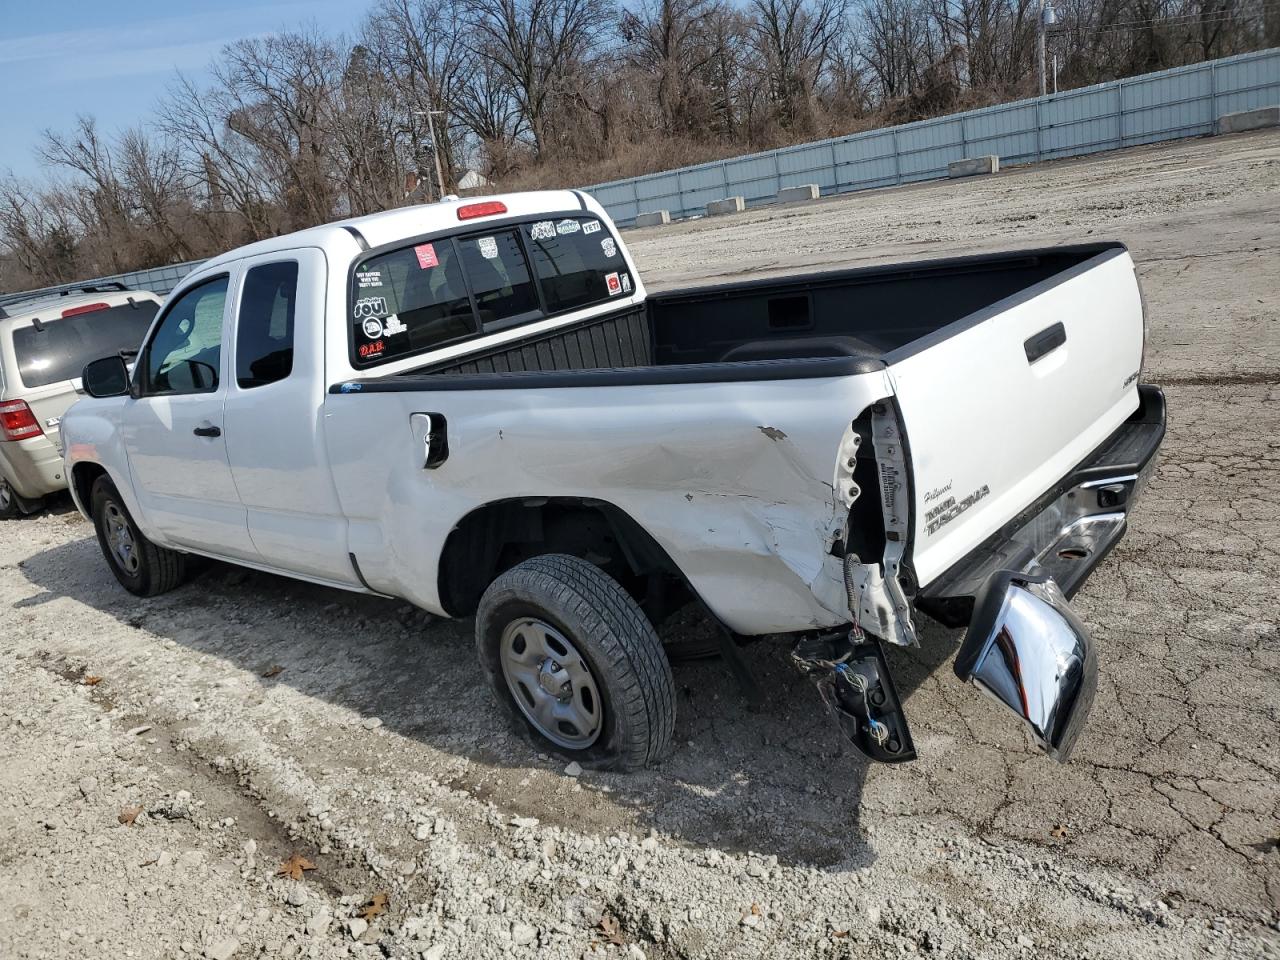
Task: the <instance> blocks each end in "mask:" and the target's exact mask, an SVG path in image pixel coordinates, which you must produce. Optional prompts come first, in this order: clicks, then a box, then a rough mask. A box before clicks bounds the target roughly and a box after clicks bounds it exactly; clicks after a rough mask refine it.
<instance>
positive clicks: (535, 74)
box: [468, 0, 609, 157]
mask: <svg viewBox="0 0 1280 960" xmlns="http://www.w3.org/2000/svg"><path fill="white" fill-rule="evenodd" d="M468 10H469V22H470V26H471V29H472V30H473V31H474V38H473V47H472V49H473V50H474V52H475V53H476V55H478V56H480V57H482V58H484V59H485V60H487V61H489V62H490V63H491V64H492V65H493V66H494V67H495V68H496V70H497V71H498V73H499V74H500V75H501V76H502V78H503V79H504V80H505V81H506V83H507V85H508V86H509V88H510V90H511V93H512V96H514V97H515V99H516V103H517V104H518V106H519V109H520V113H521V116H522V119H523V120H524V123H525V125H526V127H527V129H528V133H529V136H530V137H531V139H532V142H533V147H534V150H535V151H536V153H537V155H538V156H539V157H541V156H542V155H543V154H544V153H545V152H546V150H547V148H548V147H549V146H550V145H551V143H552V142H553V141H554V134H553V131H552V117H551V112H552V111H551V107H552V105H553V104H554V103H556V101H557V100H564V99H566V94H570V96H571V93H570V91H571V90H572V85H573V83H574V81H575V79H576V78H577V75H579V74H580V73H581V72H582V71H583V70H585V69H586V68H587V66H588V65H589V63H590V62H591V60H592V59H593V58H594V55H595V53H596V51H597V49H598V46H599V43H600V38H601V36H602V34H604V33H605V31H606V29H607V23H608V14H609V7H608V3H607V0H468Z"/></svg>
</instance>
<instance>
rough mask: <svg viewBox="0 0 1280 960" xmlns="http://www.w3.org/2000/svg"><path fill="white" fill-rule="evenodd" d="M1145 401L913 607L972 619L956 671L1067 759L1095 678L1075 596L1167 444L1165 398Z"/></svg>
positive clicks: (1114, 539)
mask: <svg viewBox="0 0 1280 960" xmlns="http://www.w3.org/2000/svg"><path fill="white" fill-rule="evenodd" d="M1138 390H1139V397H1140V404H1139V408H1138V410H1137V412H1135V413H1134V415H1133V416H1132V417H1130V418H1129V419H1128V420H1127V421H1125V423H1124V424H1123V425H1122V426H1121V427H1120V429H1119V430H1117V431H1116V432H1115V433H1114V434H1112V435H1111V436H1110V437H1109V438H1108V439H1107V441H1106V442H1105V443H1103V444H1102V446H1100V447H1099V448H1098V449H1097V450H1096V451H1094V453H1093V454H1092V455H1091V456H1090V457H1089V458H1088V459H1087V460H1086V461H1085V462H1084V463H1082V464H1080V465H1079V466H1078V467H1076V469H1075V470H1073V471H1072V472H1071V473H1070V474H1069V475H1068V476H1067V477H1064V478H1063V479H1062V481H1060V482H1059V483H1058V484H1055V486H1054V487H1053V488H1052V489H1051V490H1049V491H1046V493H1045V495H1044V496H1042V497H1041V498H1040V499H1039V500H1038V501H1037V502H1036V503H1035V504H1033V505H1032V506H1031V507H1029V508H1028V509H1027V510H1025V511H1023V513H1022V514H1021V515H1020V516H1019V517H1017V518H1015V519H1014V520H1013V521H1012V522H1011V523H1009V524H1008V525H1006V527H1005V528H1004V529H1003V530H1001V531H999V532H998V533H997V534H996V535H995V536H994V537H992V538H991V539H990V540H988V541H987V542H986V543H984V544H983V545H982V546H980V547H979V548H978V549H977V550H975V551H974V552H973V553H972V554H970V555H969V556H968V557H966V558H964V559H963V560H961V561H960V562H959V563H957V564H956V565H955V566H954V567H952V568H951V569H950V570H948V571H947V572H946V573H945V574H943V575H942V576H941V577H939V578H938V579H937V580H935V581H934V582H933V583H931V584H929V586H928V587H926V588H925V589H924V590H922V591H921V593H920V594H919V595H918V596H917V598H916V605H917V606H918V607H919V608H920V609H921V610H923V611H924V612H925V613H928V614H929V615H930V616H932V617H934V618H935V619H937V620H941V621H942V622H943V623H945V624H947V625H948V626H953V627H959V626H966V625H967V626H968V628H969V630H968V633H967V634H966V635H965V638H964V642H963V643H962V644H961V647H960V651H959V653H958V654H957V656H956V662H955V671H956V675H957V676H959V677H960V679H961V680H967V681H970V682H972V683H973V684H974V686H976V687H978V688H979V689H980V690H982V691H983V692H984V693H986V694H988V695H989V696H991V697H992V698H994V699H995V700H996V701H998V702H999V703H1002V704H1004V706H1006V707H1007V708H1008V709H1009V710H1011V711H1012V712H1013V713H1014V714H1015V715H1016V716H1017V717H1018V718H1019V719H1020V720H1022V722H1023V723H1024V724H1025V725H1026V726H1027V729H1028V730H1029V731H1030V733H1031V736H1032V739H1033V740H1035V741H1036V743H1037V744H1038V745H1039V746H1040V747H1041V749H1043V750H1044V751H1045V752H1046V753H1048V754H1049V755H1050V756H1052V757H1054V758H1055V759H1058V760H1063V761H1065V760H1066V759H1067V758H1068V757H1069V755H1070V753H1071V748H1072V747H1073V746H1074V744H1075V740H1076V737H1077V736H1078V734H1079V732H1080V729H1081V728H1082V727H1083V726H1084V722H1085V718H1086V716H1087V715H1088V712H1089V707H1090V706H1091V705H1092V702H1093V692H1094V687H1095V685H1096V679H1097V664H1096V657H1095V655H1094V652H1093V647H1092V641H1091V640H1090V638H1089V634H1088V631H1086V630H1085V628H1084V625H1083V624H1082V623H1081V622H1080V620H1079V618H1077V617H1076V615H1075V614H1074V613H1073V612H1072V610H1071V608H1070V606H1069V605H1068V603H1067V599H1068V598H1069V597H1071V596H1073V595H1074V594H1075V593H1076V591H1077V590H1079V589H1080V587H1081V586H1083V584H1084V581H1085V580H1086V579H1087V578H1088V577H1089V575H1090V574H1091V573H1092V572H1093V571H1094V569H1095V568H1096V567H1097V566H1098V564H1099V563H1101V561H1102V560H1103V558H1105V557H1106V555H1107V554H1108V553H1110V552H1111V549H1112V548H1113V547H1114V546H1115V545H1116V544H1117V543H1118V542H1119V541H1120V538H1121V537H1122V536H1124V532H1125V529H1126V526H1127V514H1128V512H1129V510H1130V509H1131V508H1132V506H1133V503H1134V501H1135V500H1136V498H1137V496H1138V494H1139V492H1140V491H1141V489H1142V487H1143V485H1144V484H1145V482H1146V480H1147V478H1148V476H1149V475H1150V474H1151V472H1152V471H1153V470H1154V469H1155V462H1156V454H1157V452H1158V451H1159V448H1160V444H1161V442H1162V441H1163V440H1164V432H1165V403H1164V394H1162V393H1161V392H1160V389H1159V388H1158V387H1153V386H1149V385H1143V386H1140V387H1139V388H1138Z"/></svg>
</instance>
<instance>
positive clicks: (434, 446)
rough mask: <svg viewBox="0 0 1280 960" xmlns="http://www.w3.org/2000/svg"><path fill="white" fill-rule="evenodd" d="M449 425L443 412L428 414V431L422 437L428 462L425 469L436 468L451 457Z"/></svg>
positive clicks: (424, 466)
mask: <svg viewBox="0 0 1280 960" xmlns="http://www.w3.org/2000/svg"><path fill="white" fill-rule="evenodd" d="M448 430H449V425H448V423H447V422H446V421H445V419H444V415H443V414H439V413H429V414H427V432H426V434H425V435H424V436H423V438H422V445H423V447H424V450H423V452H424V454H425V455H426V462H424V463H423V464H422V469H423V470H434V469H435V468H436V467H438V466H440V464H442V463H444V462H445V461H446V460H448V459H449V433H448Z"/></svg>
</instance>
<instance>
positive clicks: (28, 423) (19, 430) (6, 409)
mask: <svg viewBox="0 0 1280 960" xmlns="http://www.w3.org/2000/svg"><path fill="white" fill-rule="evenodd" d="M0 429H3V430H4V438H5V439H6V440H26V439H28V438H29V437H38V436H40V435H41V434H43V433H44V431H43V430H42V429H40V421H38V420H37V419H36V415H35V414H34V413H32V412H31V408H30V407H28V406H27V401H25V400H10V401H8V402H7V403H0Z"/></svg>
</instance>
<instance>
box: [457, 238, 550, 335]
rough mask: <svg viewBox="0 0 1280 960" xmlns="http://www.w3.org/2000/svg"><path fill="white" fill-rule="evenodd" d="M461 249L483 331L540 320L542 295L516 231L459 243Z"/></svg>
mask: <svg viewBox="0 0 1280 960" xmlns="http://www.w3.org/2000/svg"><path fill="white" fill-rule="evenodd" d="M458 249H459V250H461V251H462V265H463V268H464V269H465V270H466V272H467V281H468V282H469V283H470V284H471V293H472V295H474V296H475V298H476V309H477V310H478V311H479V313H480V325H481V327H483V328H485V329H488V328H489V327H490V326H491V325H493V324H498V325H499V326H508V325H509V324H512V323H517V322H520V321H524V320H530V319H532V318H533V317H534V316H537V314H538V312H539V308H538V292H537V291H536V290H535V289H534V288H533V278H532V277H531V276H529V266H528V264H526V263H525V259H524V252H523V251H522V250H521V249H520V239H519V238H518V237H517V236H516V234H515V231H514V230H497V231H494V232H493V233H491V234H487V235H483V234H482V235H480V236H471V237H465V238H462V239H459V240H458Z"/></svg>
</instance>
